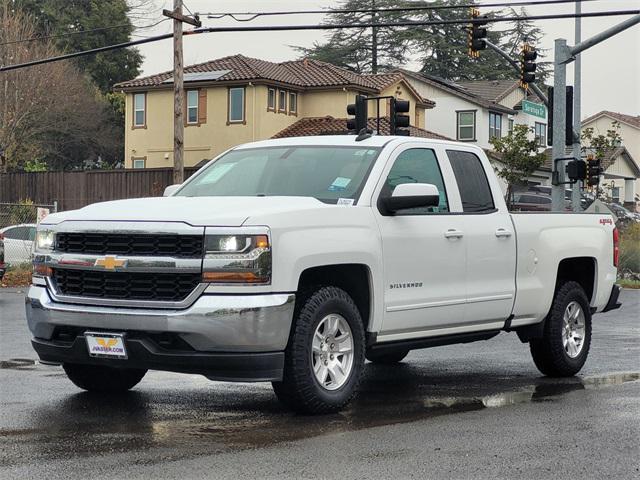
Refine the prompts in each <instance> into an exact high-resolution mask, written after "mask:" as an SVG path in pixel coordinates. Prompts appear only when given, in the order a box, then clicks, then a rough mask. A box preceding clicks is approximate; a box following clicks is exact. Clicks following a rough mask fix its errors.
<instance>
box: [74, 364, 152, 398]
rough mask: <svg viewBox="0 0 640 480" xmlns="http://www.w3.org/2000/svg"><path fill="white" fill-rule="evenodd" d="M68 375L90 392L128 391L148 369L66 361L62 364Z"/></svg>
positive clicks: (78, 385) (77, 384)
mask: <svg viewBox="0 0 640 480" xmlns="http://www.w3.org/2000/svg"><path fill="white" fill-rule="evenodd" d="M62 368H63V369H64V371H65V373H66V374H67V377H69V380H71V381H72V382H73V383H74V384H75V385H76V386H77V387H80V388H82V389H83V390H87V391H89V392H111V393H114V392H126V391H127V390H130V389H131V388H133V387H135V386H136V385H137V384H138V383H140V380H142V377H144V376H145V374H146V373H147V371H146V370H140V369H134V368H114V367H105V366H103V365H81V364H77V363H65V364H63V365H62Z"/></svg>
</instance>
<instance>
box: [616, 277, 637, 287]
mask: <svg viewBox="0 0 640 480" xmlns="http://www.w3.org/2000/svg"><path fill="white" fill-rule="evenodd" d="M616 283H617V284H618V285H620V286H621V287H622V288H636V289H640V280H624V279H620V280H618V281H617V282H616Z"/></svg>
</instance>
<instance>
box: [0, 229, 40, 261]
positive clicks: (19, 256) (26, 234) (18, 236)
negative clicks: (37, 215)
mask: <svg viewBox="0 0 640 480" xmlns="http://www.w3.org/2000/svg"><path fill="white" fill-rule="evenodd" d="M36 226H37V225H36V224H35V223H23V224H20V225H11V226H9V227H4V228H0V234H2V236H3V237H4V261H5V263H6V264H7V265H19V264H21V263H28V262H31V249H32V248H33V240H34V238H35V237H36Z"/></svg>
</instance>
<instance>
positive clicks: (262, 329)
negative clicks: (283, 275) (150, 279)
mask: <svg viewBox="0 0 640 480" xmlns="http://www.w3.org/2000/svg"><path fill="white" fill-rule="evenodd" d="M25 301H26V312H27V321H28V324H29V329H30V330H31V333H32V334H33V336H34V337H35V338H40V339H43V340H50V339H51V338H52V336H53V333H54V329H55V327H56V326H71V327H87V328H91V329H93V330H100V329H104V330H110V331H113V330H119V331H139V332H149V333H163V332H171V333H176V334H178V335H179V336H180V337H181V338H182V339H183V340H184V341H186V342H187V343H188V344H189V345H190V346H191V347H193V349H194V350H196V351H199V352H275V351H283V350H284V349H285V347H286V345H287V341H288V339H289V331H290V329H291V322H292V319H293V308H294V303H295V295H294V294H287V293H285V294H267V295H202V296H201V297H200V298H198V299H197V300H196V301H195V302H194V303H193V304H192V305H191V306H190V307H189V308H187V309H184V310H159V309H143V308H116V307H98V306H92V305H75V304H68V303H59V302H55V301H53V300H52V299H51V297H50V296H49V293H48V292H47V289H46V288H45V287H41V286H36V285H33V286H31V287H30V288H29V291H28V292H27V297H26V300H25Z"/></svg>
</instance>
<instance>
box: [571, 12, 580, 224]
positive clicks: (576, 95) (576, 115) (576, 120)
mask: <svg viewBox="0 0 640 480" xmlns="http://www.w3.org/2000/svg"><path fill="white" fill-rule="evenodd" d="M581 13H582V1H581V0H578V1H577V2H576V15H580V14H581ZM575 22H576V23H575V38H574V43H575V45H578V44H579V43H580V42H581V41H582V38H581V37H582V32H581V29H582V19H581V18H580V17H576V20H575ZM573 68H574V70H573V131H574V132H575V133H576V136H575V137H574V138H573V158H577V159H578V160H579V159H580V157H581V149H580V132H581V129H582V113H581V111H580V108H581V104H580V101H581V98H580V87H581V84H582V57H581V56H580V55H578V56H577V57H576V64H575V65H574V67H573ZM581 188H582V181H581V180H578V181H577V182H576V183H574V184H573V189H572V190H571V207H572V209H573V211H574V212H581V211H582V206H581V204H580V190H581Z"/></svg>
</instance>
